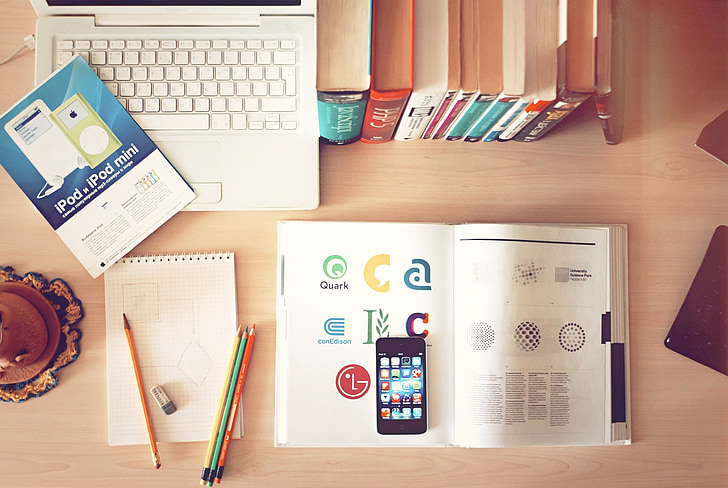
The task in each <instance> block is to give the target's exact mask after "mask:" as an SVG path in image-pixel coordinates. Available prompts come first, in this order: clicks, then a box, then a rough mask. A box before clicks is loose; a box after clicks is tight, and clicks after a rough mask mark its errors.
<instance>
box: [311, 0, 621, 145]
mask: <svg viewBox="0 0 728 488" xmlns="http://www.w3.org/2000/svg"><path fill="white" fill-rule="evenodd" d="M624 1H625V0H318V6H319V10H318V15H319V20H318V22H319V24H318V25H319V27H318V29H319V37H318V39H319V59H318V81H317V90H318V98H319V124H320V128H321V131H320V132H321V139H322V140H323V141H324V142H326V143H329V144H348V143H351V142H355V141H357V140H362V141H363V142H369V143H381V142H386V141H390V140H400V141H412V140H416V139H441V140H444V141H465V142H490V141H509V140H514V141H521V142H532V141H537V140H539V139H540V138H542V137H543V136H544V135H545V134H547V133H548V132H549V131H550V130H551V129H552V128H553V127H554V126H556V125H557V124H558V123H559V122H560V121H562V120H563V119H564V118H566V116H567V115H568V114H570V113H571V112H573V111H574V109H576V108H577V107H578V106H580V105H582V104H583V103H584V102H586V101H587V100H590V99H592V98H593V99H594V101H595V105H596V112H597V115H598V117H599V119H600V120H601V123H602V127H603V129H604V136H605V139H606V142H607V143H609V144H617V143H619V142H620V141H621V138H622V132H623V118H624V113H623V112H624V111H623V104H624V72H623V65H624V41H623V38H624V25H623V24H624V12H623V10H624V3H623V2H624Z"/></svg>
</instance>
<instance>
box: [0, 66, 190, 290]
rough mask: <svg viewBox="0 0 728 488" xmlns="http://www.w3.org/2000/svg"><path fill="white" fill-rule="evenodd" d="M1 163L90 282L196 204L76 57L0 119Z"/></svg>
mask: <svg viewBox="0 0 728 488" xmlns="http://www.w3.org/2000/svg"><path fill="white" fill-rule="evenodd" d="M0 164H2V166H3V167H4V168H5V170H6V171H7V172H8V174H9V175H10V176H11V177H12V178H13V180H14V181H15V183H16V184H17V185H18V186H19V187H20V189H21V190H22V191H23V193H25V195H26V196H27V197H28V199H29V200H30V201H31V202H32V203H33V205H35V207H36V208H37V209H38V211H39V212H40V213H41V215H43V217H44V218H45V219H46V220H47V221H48V223H49V224H50V225H51V226H52V227H53V229H54V230H55V231H56V233H57V234H58V235H59V236H60V238H61V239H62V240H63V242H64V243H65V244H66V245H67V246H68V247H69V249H70V250H71V251H72V252H73V254H74V255H75V256H76V257H77V258H78V260H79V261H80V262H81V263H82V264H83V265H84V267H85V268H86V269H87V270H88V272H89V273H90V274H91V276H93V277H94V278H96V277H98V276H99V275H100V274H101V273H102V272H103V271H104V270H105V269H106V268H108V267H109V266H111V265H112V264H113V263H115V262H116V261H117V260H118V259H119V258H121V257H122V256H124V254H126V253H127V252H128V251H129V250H131V249H132V248H133V247H134V246H135V245H137V244H138V243H139V242H141V241H142V240H143V239H144V238H145V237H147V236H148V235H149V234H151V233H152V232H153V231H154V230H156V229H157V228H158V227H159V226H161V225H162V224H163V223H164V222H166V221H167V220H168V219H169V218H170V217H172V215H174V214H175V213H176V212H178V211H179V210H181V209H182V208H183V207H184V206H185V205H187V204H188V203H189V202H190V201H192V200H193V199H194V197H195V195H194V192H193V191H192V189H191V188H190V186H189V185H188V184H187V183H186V182H185V181H184V179H183V178H182V177H181V176H180V175H179V173H178V172H177V171H176V170H175V169H174V167H173V166H172V165H171V164H170V162H169V161H168V160H167V159H166V158H165V156H164V155H163V154H162V153H161V152H160V151H159V149H158V148H157V147H156V145H155V144H154V143H153V142H152V140H151V139H149V137H148V136H147V135H146V134H145V133H144V131H143V130H142V129H141V128H140V127H139V126H138V125H137V124H136V123H135V122H134V120H133V119H132V118H131V116H130V115H129V114H128V112H127V111H126V110H125V109H124V108H123V107H122V106H121V104H120V103H119V102H118V101H117V100H116V98H114V96H113V95H112V94H111V92H110V91H109V90H108V88H107V87H106V86H105V85H104V84H103V82H102V81H101V80H100V79H99V78H98V76H97V75H96V74H95V73H94V71H93V70H92V69H91V68H90V67H89V66H88V64H86V62H85V61H84V60H83V59H82V58H81V57H78V56H76V57H74V58H73V59H71V60H70V61H69V62H67V63H66V64H64V65H63V66H62V67H61V68H59V69H58V70H57V71H55V72H54V73H53V74H52V75H51V76H50V77H49V78H48V79H46V80H45V81H43V82H41V83H40V84H39V85H38V86H37V87H36V88H35V89H34V90H33V91H32V92H31V93H30V94H28V95H27V96H26V97H25V98H23V99H22V100H21V101H19V102H18V103H16V104H15V105H14V106H13V107H12V108H11V109H10V110H9V111H8V112H6V113H5V114H4V115H3V116H2V117H1V118H0Z"/></svg>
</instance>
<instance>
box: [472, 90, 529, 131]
mask: <svg viewBox="0 0 728 488" xmlns="http://www.w3.org/2000/svg"><path fill="white" fill-rule="evenodd" d="M518 100H519V97H500V98H499V99H498V100H496V101H495V102H494V103H493V104H492V105H491V107H490V109H489V110H488V111H487V112H485V113H484V114H483V116H482V117H481V118H480V120H479V121H478V122H477V123H476V124H475V125H474V126H473V128H472V129H470V132H468V134H467V135H466V136H465V142H479V141H482V140H483V137H485V135H486V134H487V133H488V132H489V131H490V130H491V129H492V128H493V126H494V125H495V124H497V123H498V121H499V120H500V119H501V117H503V115H505V113H506V112H507V111H508V110H509V109H510V108H511V107H512V106H513V105H512V104H513V103H514V102H516V101H518Z"/></svg>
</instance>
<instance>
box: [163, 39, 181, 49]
mask: <svg viewBox="0 0 728 488" xmlns="http://www.w3.org/2000/svg"><path fill="white" fill-rule="evenodd" d="M159 47H161V48H162V49H170V50H175V49H177V41H175V40H174V39H163V40H162V41H161V42H160V44H159Z"/></svg>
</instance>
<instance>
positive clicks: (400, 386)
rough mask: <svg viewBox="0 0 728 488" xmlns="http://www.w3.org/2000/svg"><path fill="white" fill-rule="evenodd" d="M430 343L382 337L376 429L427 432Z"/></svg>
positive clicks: (385, 431)
mask: <svg viewBox="0 0 728 488" xmlns="http://www.w3.org/2000/svg"><path fill="white" fill-rule="evenodd" d="M426 347H427V345H426V343H425V340H424V339H423V338H421V337H382V338H380V339H378V340H377V342H376V351H377V432H379V433H380V434H423V433H424V432H426V431H427V388H426V386H427V374H426V371H427V366H426V364H427V362H426V354H425V349H426Z"/></svg>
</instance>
